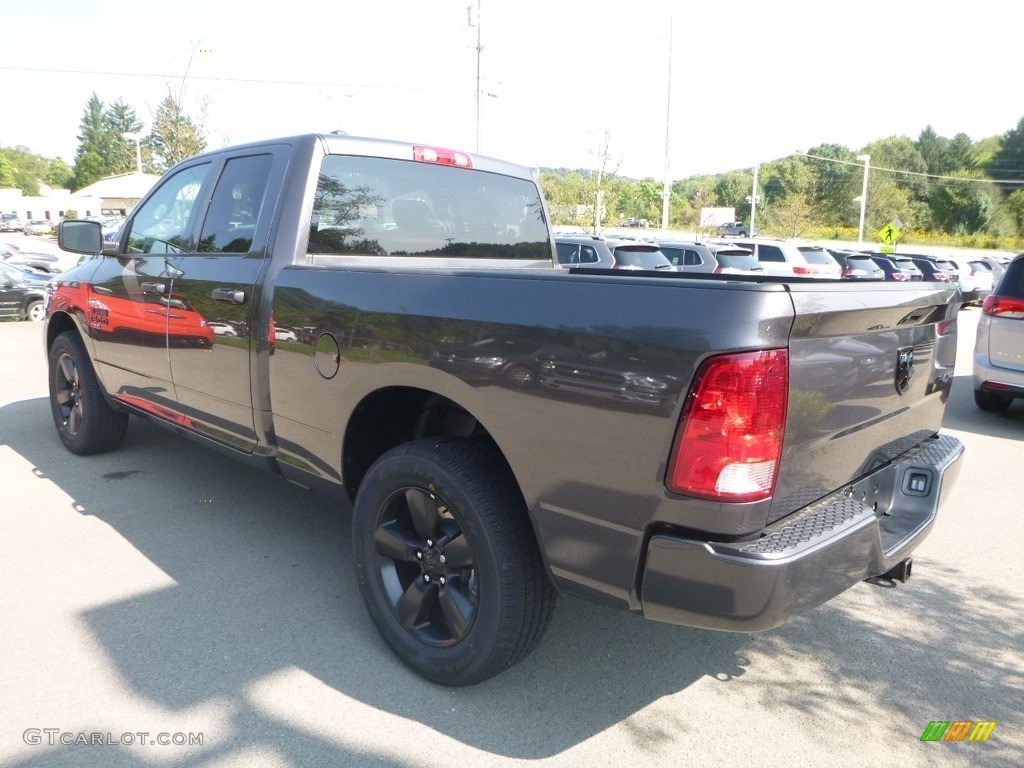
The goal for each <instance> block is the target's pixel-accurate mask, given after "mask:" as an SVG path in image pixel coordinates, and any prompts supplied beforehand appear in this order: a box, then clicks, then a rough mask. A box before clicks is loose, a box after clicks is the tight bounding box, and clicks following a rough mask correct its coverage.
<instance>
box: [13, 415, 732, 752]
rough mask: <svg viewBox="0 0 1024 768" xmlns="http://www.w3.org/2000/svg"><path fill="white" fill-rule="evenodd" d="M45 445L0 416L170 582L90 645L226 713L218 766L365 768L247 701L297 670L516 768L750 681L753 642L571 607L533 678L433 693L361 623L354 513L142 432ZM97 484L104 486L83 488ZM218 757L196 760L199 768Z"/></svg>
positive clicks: (21, 444) (171, 697)
mask: <svg viewBox="0 0 1024 768" xmlns="http://www.w3.org/2000/svg"><path fill="white" fill-rule="evenodd" d="M40 429H44V430H47V431H51V430H52V426H51V420H50V414H49V409H48V404H47V401H46V400H44V399H37V400H29V401H22V402H17V403H14V404H11V405H8V406H6V407H3V408H0V434H2V435H4V436H5V441H6V443H7V444H8V445H9V446H10V447H11V448H12V449H14V450H15V451H17V452H18V453H19V454H21V455H22V456H24V457H25V458H26V459H27V460H28V461H29V462H31V463H32V464H33V465H34V466H35V468H36V474H37V476H39V477H40V478H43V479H47V480H50V481H52V482H54V483H56V484H57V485H58V486H59V487H60V488H61V489H62V490H63V491H64V492H65V493H67V494H68V495H69V496H70V497H72V498H73V499H74V501H75V503H76V507H77V508H79V509H80V510H81V511H82V514H86V515H94V516H96V517H98V518H99V519H101V520H103V521H104V522H106V523H108V524H109V525H110V526H111V527H113V528H114V529H115V530H116V531H117V532H118V533H119V534H120V535H121V536H123V537H124V538H125V539H127V540H128V541H129V542H130V543H131V544H132V545H133V546H134V547H135V548H136V549H137V550H138V551H139V552H140V553H141V554H142V555H143V556H144V557H146V558H148V559H149V560H150V561H152V562H153V563H154V564H156V565H157V566H158V567H159V568H161V569H162V570H163V571H164V572H165V573H167V574H168V575H169V576H170V577H171V578H173V579H174V580H175V581H176V582H177V584H176V585H175V586H173V587H170V588H167V589H163V590H159V591H156V592H150V593H146V594H143V595H139V596H136V597H133V598H131V599H128V600H125V601H119V602H115V603H111V604H107V605H103V606H101V607H98V608H94V609H91V610H89V611H87V612H86V613H85V614H84V619H85V621H86V623H87V625H88V627H89V628H90V629H91V631H92V632H93V633H94V634H95V637H96V638H97V639H98V640H99V642H100V643H101V644H102V647H103V649H104V651H105V652H106V654H107V655H108V656H109V657H110V659H111V661H112V662H113V664H114V665H115V666H116V668H117V670H118V671H119V673H120V675H121V676H122V678H123V680H124V682H125V684H126V685H127V686H129V687H130V688H131V689H132V690H133V691H134V692H135V693H137V694H139V695H141V696H144V697H146V698H148V699H151V700H153V701H155V702H158V703H159V704H160V705H161V706H164V707H168V708H171V709H175V710H181V709H184V708H188V707H190V706H194V705H198V704H200V703H202V702H205V701H208V700H210V699H215V698H216V699H222V700H224V699H226V700H230V701H231V702H232V704H233V706H234V708H235V710H236V712H237V714H236V716H235V717H234V719H233V726H234V734H233V737H232V739H231V741H230V743H229V744H227V745H226V746H225V749H228V750H234V749H238V748H240V747H242V746H244V745H250V744H274V745H275V747H276V749H277V750H278V751H279V752H282V753H283V754H284V755H286V756H287V757H288V758H289V759H290V760H291V761H292V762H293V763H294V764H295V765H305V764H309V755H310V754H317V755H318V757H317V762H321V761H322V760H324V759H327V758H328V757H329V758H330V760H329V761H330V762H333V763H334V764H337V765H353V764H355V763H356V758H357V757H358V756H356V755H350V754H346V753H345V752H344V751H343V750H339V749H338V745H337V744H335V743H332V742H326V741H325V742H318V743H317V744H316V745H315V746H314V745H311V744H310V740H311V739H313V741H316V739H315V738H313V737H311V736H309V735H308V734H307V733H304V732H303V731H299V730H294V729H290V728H288V726H287V725H286V724H285V723H284V722H281V721H279V720H275V719H271V718H268V717H267V715H266V713H264V712H261V711H260V710H259V709H257V708H254V706H253V704H252V701H251V694H250V689H251V686H253V684H255V683H257V682H258V681H261V680H265V679H266V678H267V677H269V676H272V675H274V674H275V673H280V672H281V671H283V670H288V669H290V668H299V669H301V670H303V671H305V672H306V673H308V674H309V675H312V676H313V677H315V678H317V679H318V680H320V681H322V682H323V683H324V684H325V685H327V686H330V687H331V688H333V689H335V690H337V691H339V692H341V693H343V694H344V695H346V696H349V697H352V698H354V699H357V700H359V701H362V702H365V703H366V704H369V705H370V706H372V707H375V708H378V709H380V710H382V711H384V712H390V713H393V714H395V715H398V716H400V717H403V718H409V719H411V720H414V721H418V722H420V723H422V724H424V725H426V726H428V727H429V728H431V729H433V730H436V731H437V732H439V733H442V734H445V735H447V736H449V737H451V738H453V739H456V740H458V741H459V742H462V743H464V744H466V745H469V746H472V747H475V748H477V749H481V750H485V751H487V752H491V753H495V754H498V755H505V756H510V757H517V758H541V757H547V756H551V755H555V754H557V753H560V752H562V751H564V750H566V749H569V748H571V747H573V746H574V745H576V744H579V743H580V742H582V741H584V740H586V739H589V738H591V737H593V736H594V735H595V734H597V733H600V732H601V731H604V730H605V729H607V728H609V727H611V726H613V725H615V724H616V723H619V722H620V721H622V720H624V719H626V718H629V717H630V716H631V715H633V714H635V713H636V712H638V711H639V710H641V709H643V708H644V707H646V706H648V705H649V704H650V703H651V702H653V701H655V700H657V699H658V698H661V697H663V696H665V695H667V694H672V693H676V692H678V691H680V690H682V689H685V688H686V687H687V686H689V685H691V684H692V683H693V682H694V681H696V680H699V679H701V678H703V677H705V676H709V675H710V676H713V677H715V678H717V679H719V680H722V681H727V680H730V679H732V678H734V677H737V676H740V675H742V674H743V673H744V664H745V663H746V661H745V659H744V658H743V656H742V653H741V650H742V648H743V646H744V645H745V644H746V643H747V640H748V636H747V635H740V634H725V633H712V632H706V631H701V630H693V629H687V628H681V627H673V626H668V625H664V624H656V623H652V622H647V621H644V620H643V619H641V618H638V617H636V616H632V615H629V614H627V613H623V612H619V611H616V610H613V609H608V608H604V607H602V606H598V605H593V604H590V603H587V602H585V601H582V600H578V599H563V600H561V601H559V605H558V610H556V613H555V618H554V620H553V622H552V626H551V627H550V629H549V631H548V633H547V634H546V636H545V637H544V639H543V640H542V642H541V644H540V646H539V647H538V649H537V650H536V651H535V652H534V653H533V654H532V655H531V656H530V657H529V658H528V659H526V660H525V661H524V662H522V663H521V664H519V665H517V666H516V667H514V668H512V669H510V670H508V671H507V672H505V673H503V674H502V675H500V676H498V677H497V678H495V679H493V680H490V681H488V682H486V683H484V684H481V685H479V686H476V687H473V688H463V689H447V688H443V687H440V686H436V685H434V684H432V683H429V682H426V681H424V680H422V679H421V678H419V677H417V676H416V675H415V674H413V673H412V672H410V671H409V670H407V669H406V668H405V667H404V666H403V665H402V664H401V663H400V662H398V661H397V660H396V659H395V658H394V657H393V656H392V655H391V653H390V651H389V650H388V648H387V647H386V646H385V645H384V643H383V641H382V640H381V639H380V638H379V636H378V634H377V632H376V629H375V628H374V626H373V624H372V623H371V621H370V619H369V617H368V616H367V615H366V613H365V610H364V608H363V603H362V601H361V599H360V596H359V593H358V590H357V588H356V585H355V580H354V576H353V573H352V566H351V559H350V541H349V521H350V517H349V512H350V510H349V507H348V506H347V505H346V504H344V503H341V502H336V501H334V500H332V499H328V498H325V497H323V496H320V495H316V494H313V493H311V492H307V491H304V490H302V489H299V488H296V487H294V486H291V485H289V484H287V483H285V482H283V481H281V480H280V479H279V478H275V477H272V476H270V475H264V474H262V473H260V472H258V471H255V470H252V469H249V468H246V467H243V466H240V465H239V464H238V463H236V462H234V461H232V460H231V459H230V458H229V457H224V456H221V455H220V454H219V453H216V452H214V451H211V450H209V449H207V448H205V447H202V446H198V445H194V444H191V443H189V442H187V441H185V440H182V439H180V438H177V437H174V436H171V435H168V434H166V433H165V432H164V431H163V430H161V429H159V428H158V427H156V426H154V425H151V424H147V423H145V422H142V421H139V420H137V419H133V420H132V422H131V427H130V429H129V433H128V438H127V440H126V444H125V446H124V448H123V449H122V450H120V451H117V452H115V453H111V454H106V455H102V456H96V457H89V458H72V457H70V456H69V454H67V453H66V452H65V450H64V449H63V447H62V446H61V445H60V443H59V442H58V441H57V439H56V436H55V435H54V436H53V439H52V440H49V439H40V437H39V436H38V434H37V435H36V436H32V432H33V431H36V432H38V430H40ZM97 477H99V478H103V479H104V483H103V484H101V485H97V484H95V482H86V480H87V479H88V478H97ZM116 749H118V748H117V747H105V748H104V752H103V755H104V760H105V762H107V759H108V758H110V760H109V763H108V764H110V765H119V764H124V765H129V764H133V761H135V760H137V755H135V754H133V753H131V752H129V751H127V750H123V763H119V762H118V759H120V758H117V757H115V755H114V753H113V752H112V751H113V750H116ZM311 750H312V752H311ZM335 750H337V751H335ZM293 751H294V754H293V753H292V752H293ZM77 754H78V755H80V757H76V752H75V750H72V749H66V750H61V751H57V752H47V753H45V755H43V754H41V755H40V757H39V758H38V759H33V760H30V761H28V762H26V763H21V765H48V766H50V765H56V766H60V765H71V764H75V763H74V761H75V760H78V759H84V756H85V753H84V752H80V751H79V752H78V753H77ZM217 754H218V753H217V752H211V751H210V750H209V749H204V750H203V751H202V753H201V755H202V759H201V760H198V761H197V763H196V764H199V763H202V764H206V763H207V762H208V761H209V760H210V759H211V757H216V756H217ZM361 757H362V758H364V759H365V758H367V757H368V756H367V755H362V756H361ZM335 758H337V759H336V760H335ZM380 760H381V757H380V756H379V755H377V756H373V759H372V760H371V762H372V764H374V765H380V764H381V763H380ZM176 764H185V765H188V764H190V763H188V762H184V763H176Z"/></svg>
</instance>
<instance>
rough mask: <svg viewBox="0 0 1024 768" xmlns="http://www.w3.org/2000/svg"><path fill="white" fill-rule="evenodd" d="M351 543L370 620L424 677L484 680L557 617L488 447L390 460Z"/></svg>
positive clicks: (435, 445)
mask: <svg viewBox="0 0 1024 768" xmlns="http://www.w3.org/2000/svg"><path fill="white" fill-rule="evenodd" d="M352 544H353V549H354V556H355V557H354V559H355V567H356V578H357V581H358V583H359V589H360V592H361V593H362V596H363V600H364V601H365V603H366V607H367V610H368V611H369V613H370V617H371V618H372V619H373V621H374V623H375V624H376V625H377V629H378V630H379V631H380V633H381V635H382V636H383V637H384V640H385V641H386V642H387V644H388V645H389V646H391V649H392V650H393V651H394V652H395V654H396V655H397V656H398V657H399V658H400V659H401V660H402V661H403V662H404V663H405V664H407V665H408V666H409V667H411V668H412V669H413V670H415V671H416V672H417V673H418V674H420V675H422V676H423V677H425V678H427V679H428V680H433V681H434V682H436V683H441V684H443V685H473V684H475V683H479V682H482V681H484V680H487V679H488V678H490V677H493V676H494V675H496V674H498V673H499V672H501V671H503V670H505V669H507V668H508V667H511V666H512V665H513V664H515V663H517V662H518V661H520V660H521V659H523V658H524V657H525V656H526V655H527V654H529V653H530V651H532V650H533V648H534V647H535V646H536V645H537V642H538V641H539V640H540V638H541V636H542V635H543V633H544V630H545V629H546V628H547V625H548V622H549V621H550V618H551V614H552V611H553V609H554V604H555V592H554V589H553V587H552V586H551V583H550V582H549V581H548V579H547V575H546V574H545V571H544V566H543V564H542V561H541V556H540V551H539V549H538V547H537V542H536V540H535V539H534V536H533V529H532V528H531V526H530V523H529V518H528V515H527V510H526V507H525V505H524V503H523V498H522V495H521V494H520V492H519V489H518V487H517V486H516V484H515V482H514V480H513V478H512V477H511V474H510V472H509V470H508V467H507V466H506V465H505V462H504V460H503V459H502V457H501V455H500V454H499V453H498V452H497V451H496V450H494V449H493V448H491V447H490V446H488V445H486V444H483V443H480V442H477V441H473V440H454V439H453V440H449V439H446V438H440V439H428V440H420V441H417V442H413V443H406V444H404V445H400V446H398V447H397V448H394V449H392V450H391V451H388V452H387V453H385V454H384V455H383V456H381V457H380V458H379V459H378V460H377V461H376V462H375V463H374V465H373V466H372V467H371V468H370V470H369V472H368V473H367V475H366V477H365V478H364V480H363V482H362V485H361V486H360V488H359V492H358V494H357V496H356V502H355V513H354V515H353V520H352Z"/></svg>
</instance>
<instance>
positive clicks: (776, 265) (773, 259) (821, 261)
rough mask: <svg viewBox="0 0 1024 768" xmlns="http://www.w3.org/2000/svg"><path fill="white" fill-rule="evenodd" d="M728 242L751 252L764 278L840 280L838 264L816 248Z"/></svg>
mask: <svg viewBox="0 0 1024 768" xmlns="http://www.w3.org/2000/svg"><path fill="white" fill-rule="evenodd" d="M728 242H729V244H731V245H738V246H740V247H741V248H747V249H749V250H750V251H752V252H753V254H754V256H756V257H757V260H758V261H759V262H760V263H761V266H762V267H764V271H765V274H767V275H784V276H786V277H819V278H839V277H840V276H841V275H842V269H840V267H839V264H838V262H836V260H835V259H833V258H832V255H831V254H830V253H829V252H828V251H826V250H825V249H824V248H820V247H818V246H798V245H797V244H796V243H793V242H790V241H789V240H775V239H772V238H767V237H752V238H748V239H744V238H739V239H737V240H732V239H730V240H729V241H728Z"/></svg>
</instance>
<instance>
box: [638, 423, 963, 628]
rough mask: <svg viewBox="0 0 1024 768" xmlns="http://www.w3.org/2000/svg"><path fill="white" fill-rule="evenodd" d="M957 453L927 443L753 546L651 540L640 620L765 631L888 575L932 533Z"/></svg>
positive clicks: (949, 446) (955, 444) (782, 523)
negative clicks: (861, 582)
mask: <svg viewBox="0 0 1024 768" xmlns="http://www.w3.org/2000/svg"><path fill="white" fill-rule="evenodd" d="M963 452H964V448H963V445H962V444H961V443H960V441H959V440H957V439H956V438H953V437H950V436H948V435H939V436H936V437H934V438H930V439H928V440H925V441H924V442H922V443H921V444H919V445H918V446H917V447H915V448H913V449H911V450H910V451H908V452H906V453H904V454H903V455H902V456H900V457H899V458H898V459H896V460H894V461H893V462H892V463H890V464H887V465H886V466H884V467H882V468H880V469H878V470H877V471H875V472H873V473H871V474H870V475H868V476H866V477H864V478H863V479H861V480H859V481H857V482H856V483H853V484H851V485H850V486H847V487H845V488H843V489H842V490H841V491H838V492H836V493H834V494H832V495H831V496H827V497H825V498H824V499H821V500H819V501H817V502H815V503H814V504H812V505H810V506H808V507H806V508H805V509H802V510H800V511H798V512H794V513H793V514H791V515H789V516H787V517H785V518H783V519H781V520H779V521H778V522H776V523H773V524H772V525H770V526H768V527H767V528H766V529H765V531H764V534H763V535H762V537H761V538H759V539H756V540H754V541H744V542H705V541H698V540H694V539H687V538H682V537H677V536H672V535H666V534H656V535H654V536H652V537H651V540H650V543H649V544H648V547H647V558H646V561H645V566H644V570H643V583H642V586H641V599H642V602H643V613H644V616H646V617H647V618H649V619H654V620H657V621H666V622H670V623H673V624H684V625H687V626H694V627H705V628H708V629H721V630H732V631H738V632H751V631H756V630H762V629H771V628H772V627H776V626H778V625H780V624H783V623H784V622H786V621H789V620H790V619H793V618H795V617H797V616H799V615H800V614H802V613H805V612H807V611H809V610H810V609H812V608H814V607H816V606H818V605H821V604H822V603H824V602H826V601H828V600H830V599H832V598H833V597H835V596H836V595H838V594H840V593H841V592H844V591H845V590H847V589H849V588H850V587H852V586H853V585H854V584H856V583H857V582H860V581H863V580H864V579H867V578H870V577H872V576H878V575H880V574H883V573H886V572H887V571H889V570H890V569H891V568H892V567H893V566H895V565H896V564H897V563H899V562H900V561H901V560H903V559H904V558H906V557H907V556H908V555H910V553H911V552H913V551H914V549H915V548H916V547H917V546H918V544H920V543H921V541H922V540H923V539H924V538H925V536H927V535H928V533H929V532H930V531H931V527H932V525H933V523H934V522H935V516H936V513H937V511H938V508H939V506H940V504H941V503H942V501H943V498H944V496H945V495H946V493H947V492H948V490H949V489H950V488H951V487H952V485H953V483H954V481H955V480H956V475H957V473H958V472H959V470H960V464H961V459H962V458H963Z"/></svg>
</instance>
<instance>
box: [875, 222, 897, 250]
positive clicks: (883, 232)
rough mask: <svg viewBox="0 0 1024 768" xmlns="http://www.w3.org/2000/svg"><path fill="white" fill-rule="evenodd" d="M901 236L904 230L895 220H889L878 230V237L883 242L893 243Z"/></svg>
mask: <svg viewBox="0 0 1024 768" xmlns="http://www.w3.org/2000/svg"><path fill="white" fill-rule="evenodd" d="M901 237H903V232H902V231H900V228H899V227H897V226H896V224H895V222H889V223H888V224H886V225H885V226H884V227H882V228H881V229H880V230H878V238H879V239H880V240H881V241H882V242H883V243H888V244H889V245H892V244H893V243H895V242H896V241H897V240H899V239H900V238H901Z"/></svg>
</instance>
